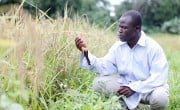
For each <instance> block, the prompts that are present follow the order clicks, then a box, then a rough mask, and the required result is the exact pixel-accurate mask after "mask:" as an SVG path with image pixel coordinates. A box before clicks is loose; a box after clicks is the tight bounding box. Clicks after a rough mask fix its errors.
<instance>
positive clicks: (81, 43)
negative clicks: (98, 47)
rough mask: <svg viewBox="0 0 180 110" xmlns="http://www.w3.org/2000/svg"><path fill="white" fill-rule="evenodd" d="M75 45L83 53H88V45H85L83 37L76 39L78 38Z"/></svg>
mask: <svg viewBox="0 0 180 110" xmlns="http://www.w3.org/2000/svg"><path fill="white" fill-rule="evenodd" d="M75 44H76V47H77V48H78V49H79V50H80V51H81V52H84V51H88V49H87V46H86V43H84V41H83V40H82V38H81V37H76V38H75Z"/></svg>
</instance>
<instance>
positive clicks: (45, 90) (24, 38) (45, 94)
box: [0, 8, 120, 110]
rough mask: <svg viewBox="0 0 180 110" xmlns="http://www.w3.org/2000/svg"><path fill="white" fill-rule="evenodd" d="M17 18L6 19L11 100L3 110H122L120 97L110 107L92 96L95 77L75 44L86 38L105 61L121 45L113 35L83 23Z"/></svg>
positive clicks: (0, 75)
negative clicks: (83, 66) (82, 63)
mask: <svg viewBox="0 0 180 110" xmlns="http://www.w3.org/2000/svg"><path fill="white" fill-rule="evenodd" d="M18 9H19V8H18ZM43 14H44V13H43ZM17 15H18V14H17V13H15V15H13V16H15V17H12V18H10V19H9V17H8V19H7V15H4V16H1V17H0V19H1V21H0V24H1V25H0V32H1V37H0V39H1V40H2V41H6V42H10V43H8V45H1V53H0V57H1V60H0V63H1V65H2V66H1V67H0V79H1V87H0V88H1V93H2V95H1V96H4V97H6V99H7V100H8V103H6V104H5V105H3V104H1V103H0V108H1V109H9V108H8V107H9V105H13V104H14V103H15V104H16V103H18V104H19V106H21V108H24V109H25V110H44V109H54V110H56V109H60V110H62V109H67V110H73V109H83V110H84V109H89V108H91V109H97V110H98V109H99V110H100V109H107V110H108V109H110V108H111V107H113V106H114V108H115V109H116V108H120V105H119V104H117V103H118V102H117V100H116V99H117V98H118V97H113V98H112V100H109V101H105V97H103V96H101V95H98V94H95V93H94V92H93V91H92V89H91V83H92V79H93V78H94V76H95V74H93V73H90V72H88V71H86V70H81V69H80V68H79V54H80V52H79V51H78V50H77V49H76V47H75V45H74V38H75V37H76V36H81V37H82V38H83V39H84V40H85V41H86V42H88V46H89V48H90V50H92V52H95V51H96V50H101V51H99V52H96V55H98V56H101V55H103V54H104V53H105V52H106V51H107V49H108V48H109V47H110V45H111V44H112V43H113V42H114V40H115V37H114V38H112V39H109V37H112V33H111V32H110V31H104V30H101V29H98V28H97V27H96V26H91V25H90V24H88V20H85V19H82V18H81V17H76V18H74V19H73V20H72V19H69V18H68V17H67V16H65V17H64V18H60V17H59V18H58V19H56V20H52V19H47V18H45V17H43V16H42V15H39V16H37V17H36V18H35V19H32V18H31V17H30V16H27V17H26V16H23V17H22V16H21V15H19V16H17ZM46 16H47V15H46ZM90 41H93V42H90ZM102 41H103V44H102V45H99V43H100V42H102ZM0 102H5V101H4V100H3V99H2V100H1V101H0ZM16 105H17V104H16ZM16 109H17V108H16Z"/></svg>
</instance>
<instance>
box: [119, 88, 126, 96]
mask: <svg viewBox="0 0 180 110" xmlns="http://www.w3.org/2000/svg"><path fill="white" fill-rule="evenodd" d="M127 91H128V89H127V88H122V89H120V90H119V93H120V94H123V95H124V94H125V93H126V92H127Z"/></svg>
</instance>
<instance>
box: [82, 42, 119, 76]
mask: <svg viewBox="0 0 180 110" xmlns="http://www.w3.org/2000/svg"><path fill="white" fill-rule="evenodd" d="M115 48H116V46H115V45H113V46H112V48H111V49H110V50H109V52H108V53H107V54H106V55H105V56H104V57H103V58H96V57H95V56H94V55H92V54H91V53H90V52H88V57H89V60H90V63H91V64H90V65H88V63H87V60H86V58H85V56H84V55H83V54H82V55H81V57H80V66H81V68H84V69H90V70H91V71H93V72H95V73H98V74H100V75H101V76H103V75H108V74H113V73H117V66H116V62H115V53H114V52H115Z"/></svg>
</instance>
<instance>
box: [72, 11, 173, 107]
mask: <svg viewBox="0 0 180 110" xmlns="http://www.w3.org/2000/svg"><path fill="white" fill-rule="evenodd" d="M141 22H142V20H141V14H140V13H139V12H138V11H135V10H130V11H127V12H125V13H124V14H123V15H122V16H121V17H120V19H119V30H118V36H119V39H120V41H118V42H116V43H115V44H114V45H113V46H112V47H111V49H110V50H109V52H108V53H107V54H106V55H105V56H104V57H103V58H96V57H95V56H94V55H92V54H91V53H90V52H89V51H88V49H87V46H86V43H85V42H84V41H83V40H82V39H81V38H80V37H77V38H76V39H75V43H76V46H77V48H78V49H79V50H80V51H82V53H83V54H82V55H81V62H80V63H81V67H82V68H88V69H90V70H91V71H93V72H96V73H99V74H100V76H99V77H97V78H96V79H95V80H94V82H93V89H94V90H95V91H97V92H101V93H104V94H105V95H106V96H111V95H112V94H114V93H115V94H118V95H122V96H123V97H122V98H120V101H121V104H122V107H123V109H126V108H127V109H135V108H136V107H137V106H138V104H139V103H140V102H141V103H144V104H150V108H151V109H152V110H164V109H166V108H167V106H168V102H169V98H168V96H169V93H168V84H167V80H168V64H167V60H166V57H165V55H164V52H163V50H162V48H161V47H160V46H159V45H158V44H157V43H156V42H155V41H154V40H152V39H151V38H149V37H147V36H146V35H145V33H144V32H142V31H141ZM113 74H118V75H113Z"/></svg>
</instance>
